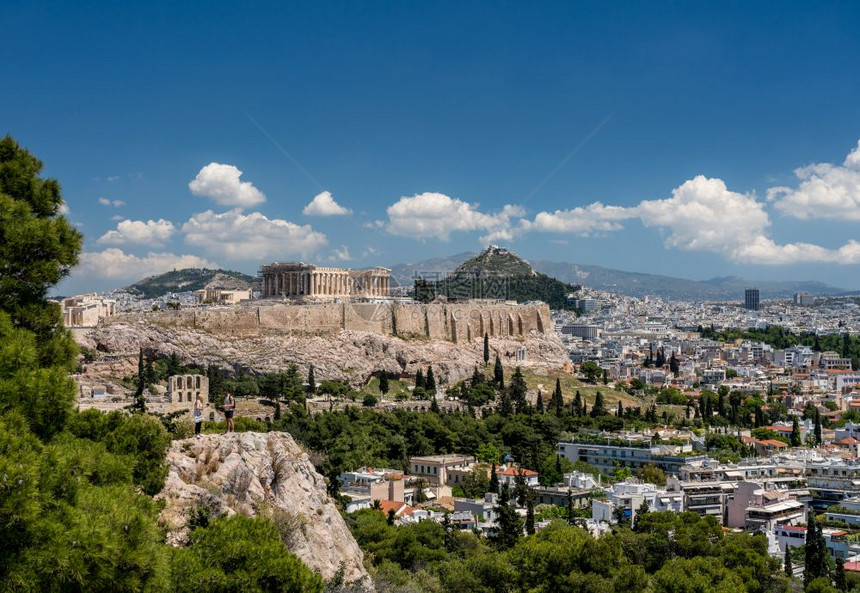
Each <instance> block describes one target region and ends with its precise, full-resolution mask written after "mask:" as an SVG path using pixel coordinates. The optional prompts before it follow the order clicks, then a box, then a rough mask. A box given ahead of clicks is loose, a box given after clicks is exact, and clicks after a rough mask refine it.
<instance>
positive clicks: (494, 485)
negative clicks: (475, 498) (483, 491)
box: [490, 461, 499, 494]
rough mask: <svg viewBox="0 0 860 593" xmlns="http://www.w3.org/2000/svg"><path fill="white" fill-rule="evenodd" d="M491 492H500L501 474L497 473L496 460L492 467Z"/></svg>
mask: <svg viewBox="0 0 860 593" xmlns="http://www.w3.org/2000/svg"><path fill="white" fill-rule="evenodd" d="M490 492H492V493H493V494H498V493H499V476H497V475H496V462H495V461H494V462H493V465H492V467H490Z"/></svg>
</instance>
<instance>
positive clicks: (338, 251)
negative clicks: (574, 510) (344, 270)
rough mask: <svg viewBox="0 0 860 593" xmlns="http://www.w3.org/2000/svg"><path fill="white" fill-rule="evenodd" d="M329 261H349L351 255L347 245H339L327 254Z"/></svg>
mask: <svg viewBox="0 0 860 593" xmlns="http://www.w3.org/2000/svg"><path fill="white" fill-rule="evenodd" d="M329 260H331V261H351V260H352V256H351V255H350V254H349V247H347V246H346V245H341V246H340V248H337V247H336V248H335V249H334V250H333V251H332V253H331V255H330V256H329Z"/></svg>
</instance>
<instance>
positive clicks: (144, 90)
mask: <svg viewBox="0 0 860 593" xmlns="http://www.w3.org/2000/svg"><path fill="white" fill-rule="evenodd" d="M178 4H181V3H171V4H166V3H156V2H153V3H140V5H132V4H131V3H128V5H126V3H117V5H116V6H109V5H104V4H103V3H87V2H74V3H72V2H68V3H42V4H35V3H17V4H16V3H12V4H10V3H4V4H3V5H2V6H0V23H2V24H0V27H2V35H0V45H2V47H3V50H4V53H5V55H7V56H8V59H7V60H5V61H4V69H3V73H2V80H3V83H4V84H3V92H0V133H6V132H8V133H10V134H12V135H13V136H14V137H15V138H16V139H18V140H19V141H20V142H21V143H22V144H23V145H24V146H26V147H27V148H29V149H30V150H31V151H32V152H33V153H35V154H36V155H37V156H39V157H40V158H41V159H42V160H43V161H44V163H45V173H46V174H48V175H50V176H54V177H56V178H58V179H59V180H60V182H61V183H62V185H63V189H64V195H65V197H66V200H67V204H68V207H69V213H68V216H69V218H70V219H71V220H72V221H73V222H75V223H77V224H79V225H80V228H81V230H82V231H83V232H84V234H85V236H86V243H85V248H84V254H83V255H82V262H81V265H80V266H79V268H78V269H77V270H76V271H75V272H74V273H73V275H72V277H71V278H70V279H69V280H68V281H67V282H66V283H65V284H63V285H61V286H60V291H61V292H64V293H72V292H81V291H85V290H95V289H104V288H107V287H114V286H121V285H123V284H126V283H128V282H130V281H133V280H136V279H138V278H139V277H142V276H146V275H149V274H152V273H158V272H162V271H165V270H167V269H172V268H173V267H176V266H186V265H213V264H217V265H220V266H222V267H226V268H232V269H239V270H242V271H246V272H251V273H253V272H254V271H255V270H256V269H257V267H258V266H259V265H260V264H261V263H265V262H269V261H273V260H292V259H301V260H304V261H314V262H319V263H326V264H337V265H344V266H351V267H361V266H367V265H376V264H381V265H391V264H395V263H399V262H408V261H417V260H421V259H425V258H428V257H434V256H441V255H449V254H453V253H458V252H461V251H464V250H478V249H480V248H481V246H482V245H483V244H485V243H486V242H488V241H493V242H496V243H499V244H502V245H505V246H508V247H510V248H512V249H514V250H515V251H517V252H518V253H520V254H521V255H523V256H524V257H526V258H530V259H549V260H555V261H570V262H576V263H584V264H598V265H604V266H608V267H614V268H620V269H625V270H638V271H643V272H651V273H661V274H670V275H677V276H683V277H689V278H697V279H704V278H709V277H713V276H722V275H733V274H737V275H742V276H745V277H748V278H751V279H753V280H755V279H816V280H822V281H825V282H829V283H831V284H834V285H837V286H842V287H846V288H860V276H858V274H857V266H858V264H860V243H858V242H857V240H856V239H857V231H856V227H857V221H858V220H860V151H857V148H858V140H860V110H858V109H857V97H858V91H860V77H858V69H857V67H856V56H857V55H860V36H857V35H856V30H855V28H854V27H853V25H855V24H856V23H857V22H860V5H858V4H857V3H854V2H843V3H827V4H825V5H823V6H822V5H814V4H812V3H791V2H756V3H742V2H737V3H730V2H718V3H717V2H714V3H703V2H695V3H691V2H683V3H675V2H662V3H625V2H617V3H605V2H593V3H583V2H559V3H550V2H547V3H533V4H529V3H520V2H518V3H513V2H510V3H508V2H497V3H480V2H474V3H455V2H434V3H427V4H424V5H419V4H418V3H374V2H368V3H306V4H295V3H286V4H283V5H280V6H275V7H272V6H268V5H266V4H262V3H260V4H257V3H218V2H212V3H209V4H206V5H203V4H200V5H196V6H194V5H191V4H187V5H184V6H179V5H178ZM586 140H587V141H586ZM583 142H584V144H583ZM577 148H579V149H578V150H576V149H577ZM574 151H575V152H574ZM855 151H856V152H855ZM285 152H286V153H288V154H289V155H290V157H292V158H290V157H288V156H287V154H285ZM572 153H573V154H572ZM568 157H569V158H568ZM566 158H567V160H566V161H565V159H566ZM563 161H564V165H563V166H562V167H561V168H558V166H559V164H561V163H562V162H563ZM296 163H298V164H299V165H298V166H297V165H296ZM556 170H557V172H556V173H555V174H554V175H552V176H551V177H550V178H549V179H548V177H549V176H550V174H551V173H552V172H553V171H556ZM240 171H241V176H239V172H240ZM195 180H196V181H195ZM192 182H194V183H192ZM190 184H191V185H190ZM192 187H194V188H196V189H192ZM324 192H328V193H327V194H326V193H324ZM320 194H322V195H320Z"/></svg>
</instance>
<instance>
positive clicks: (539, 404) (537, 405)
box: [535, 389, 544, 414]
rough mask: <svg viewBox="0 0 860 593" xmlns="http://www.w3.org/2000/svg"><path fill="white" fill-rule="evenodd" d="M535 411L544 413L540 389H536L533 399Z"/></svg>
mask: <svg viewBox="0 0 860 593" xmlns="http://www.w3.org/2000/svg"><path fill="white" fill-rule="evenodd" d="M535 411H537V413H538V414H543V413H544V407H543V394H541V392H540V389H538V392H537V399H536V400H535Z"/></svg>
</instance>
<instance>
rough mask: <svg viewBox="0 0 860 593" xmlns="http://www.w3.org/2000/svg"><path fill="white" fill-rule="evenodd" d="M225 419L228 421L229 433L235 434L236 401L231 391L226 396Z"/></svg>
mask: <svg viewBox="0 0 860 593" xmlns="http://www.w3.org/2000/svg"><path fill="white" fill-rule="evenodd" d="M223 407H224V419H225V420H227V431H226V432H235V430H234V427H233V412H234V411H235V410H236V399H235V398H234V397H233V394H232V393H230V392H229V391H228V392H227V393H226V395H224V406H223Z"/></svg>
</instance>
